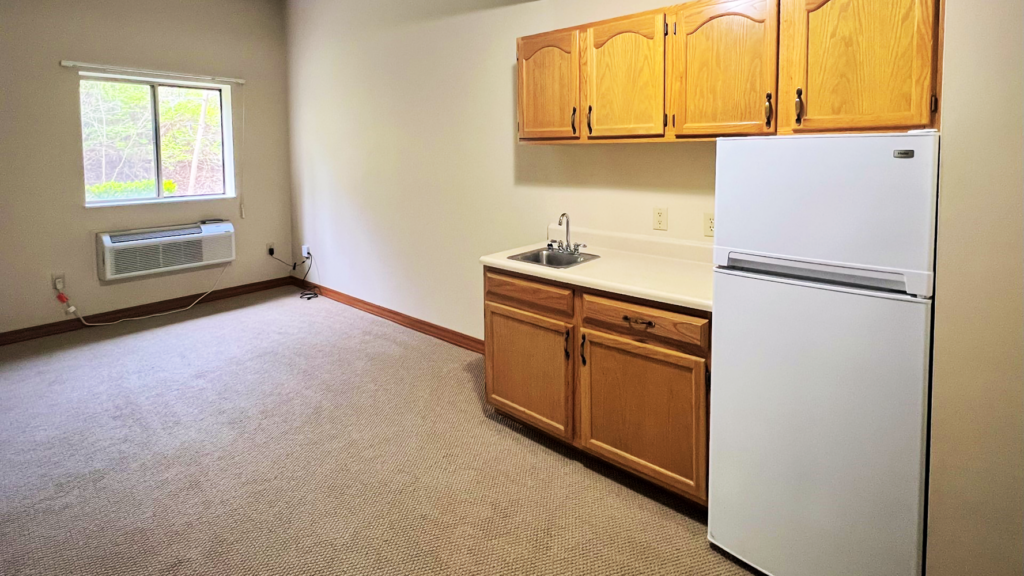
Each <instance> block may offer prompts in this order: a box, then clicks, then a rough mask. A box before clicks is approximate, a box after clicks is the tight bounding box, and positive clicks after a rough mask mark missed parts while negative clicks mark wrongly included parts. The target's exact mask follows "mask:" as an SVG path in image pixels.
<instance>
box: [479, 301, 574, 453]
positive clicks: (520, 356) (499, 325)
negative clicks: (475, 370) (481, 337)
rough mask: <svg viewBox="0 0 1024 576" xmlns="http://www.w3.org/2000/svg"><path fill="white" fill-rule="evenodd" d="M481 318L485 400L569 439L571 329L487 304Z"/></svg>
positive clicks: (519, 311) (525, 313) (506, 308)
mask: <svg viewBox="0 0 1024 576" xmlns="http://www.w3.org/2000/svg"><path fill="white" fill-rule="evenodd" d="M484 319H485V330H486V337H485V344H484V348H485V354H486V362H485V364H486V377H487V401H488V402H490V403H491V404H492V405H493V406H495V407H497V408H500V409H502V410H504V411H506V412H508V413H510V414H512V415H513V416H515V417H517V418H519V419H521V420H523V421H525V422H529V423H530V424H533V425H534V426H537V427H539V428H541V429H542V430H545V431H547V432H549V433H550V434H553V435H555V436H558V437H561V438H565V439H567V440H571V439H572V427H571V425H570V423H571V415H572V353H571V349H572V346H571V343H572V341H573V339H572V338H573V330H572V326H571V325H570V324H566V323H565V322H561V321H558V320H552V319H550V318H545V317H543V316H537V315H536V314H530V313H529V312H523V311H521V310H516V309H515V308H509V307H507V306H502V305H500V304H494V303H491V302H488V303H486V304H485V305H484Z"/></svg>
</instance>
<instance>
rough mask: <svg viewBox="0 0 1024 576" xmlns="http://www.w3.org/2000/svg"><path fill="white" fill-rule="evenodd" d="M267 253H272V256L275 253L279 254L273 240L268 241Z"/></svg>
mask: <svg viewBox="0 0 1024 576" xmlns="http://www.w3.org/2000/svg"><path fill="white" fill-rule="evenodd" d="M267 254H270V255H271V256H274V255H276V254H277V250H275V249H274V243H273V242H267Z"/></svg>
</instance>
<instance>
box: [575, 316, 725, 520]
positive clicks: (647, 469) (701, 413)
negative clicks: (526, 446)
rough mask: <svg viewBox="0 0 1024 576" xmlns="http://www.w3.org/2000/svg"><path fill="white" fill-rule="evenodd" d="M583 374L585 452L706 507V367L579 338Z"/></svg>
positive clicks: (689, 359) (587, 333)
mask: <svg viewBox="0 0 1024 576" xmlns="http://www.w3.org/2000/svg"><path fill="white" fill-rule="evenodd" d="M580 366H581V370H582V371H581V373H580V439H581V442H582V444H583V447H584V448H586V449H587V450H589V451H591V452H594V453H595V454H597V455H599V456H601V457H603V458H606V459H608V460H611V461H613V462H615V463H617V464H619V465H621V466H623V467H625V468H628V469H631V470H634V471H636V472H639V473H640V474H642V475H645V476H647V477H649V478H651V479H653V480H655V481H657V482H660V483H662V484H664V485H666V486H668V487H671V488H673V489H675V490H678V491H680V492H685V493H687V494H689V495H691V496H694V497H695V498H696V499H698V500H700V501H705V500H706V496H707V491H706V490H707V488H706V477H707V401H706V390H705V384H704V373H705V368H704V360H702V359H700V358H696V357H694V356H689V355H686V354H682V353H679V352H673V351H670V350H666V349H664V348H659V347H655V346H650V345H647V344H641V343H639V342H634V341H632V340H627V339H624V338H619V337H617V336H610V335H607V334H603V333H600V332H594V331H591V330H583V334H582V337H581V352H580Z"/></svg>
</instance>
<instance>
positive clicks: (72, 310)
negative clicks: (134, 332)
mask: <svg viewBox="0 0 1024 576" xmlns="http://www.w3.org/2000/svg"><path fill="white" fill-rule="evenodd" d="M227 271H228V267H227V266H224V268H223V269H222V270H221V271H220V276H217V281H216V282H214V284H213V288H210V290H209V291H208V292H207V293H206V294H203V295H202V296H200V297H199V298H196V301H195V302H193V303H191V304H189V305H188V306H186V307H184V308H179V309H177V310H170V311H168V312H160V313H158V314H150V315H149V316H139V317H137V318H121V319H120V320H115V321H114V322H86V321H85V318H83V317H82V315H81V314H80V313H79V312H78V309H77V308H75V307H74V306H72V305H71V301H70V300H69V299H67V296H65V295H64V293H63V292H61V293H60V294H59V295H58V296H57V298H58V299H60V297H61V296H64V300H63V302H64V304H65V305H66V306H67V308H66V311H67V313H68V314H74V315H75V317H76V318H78V319H79V320H81V322H82V324H85V325H86V326H111V325H114V324H120V323H121V322H126V321H128V320H145V319H146V318H156V317H157V316H167V315H168V314H176V313H178V312H184V311H186V310H190V309H192V307H193V306H195V305H196V304H199V301H200V300H202V299H203V298H206V297H207V296H209V295H210V293H211V292H213V291H214V290H216V289H217V286H219V285H220V281H221V279H222V278H224V273H225V272H227Z"/></svg>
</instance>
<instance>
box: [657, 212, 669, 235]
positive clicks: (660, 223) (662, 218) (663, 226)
mask: <svg viewBox="0 0 1024 576" xmlns="http://www.w3.org/2000/svg"><path fill="white" fill-rule="evenodd" d="M654 229H655V230H668V208H655V209H654Z"/></svg>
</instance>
